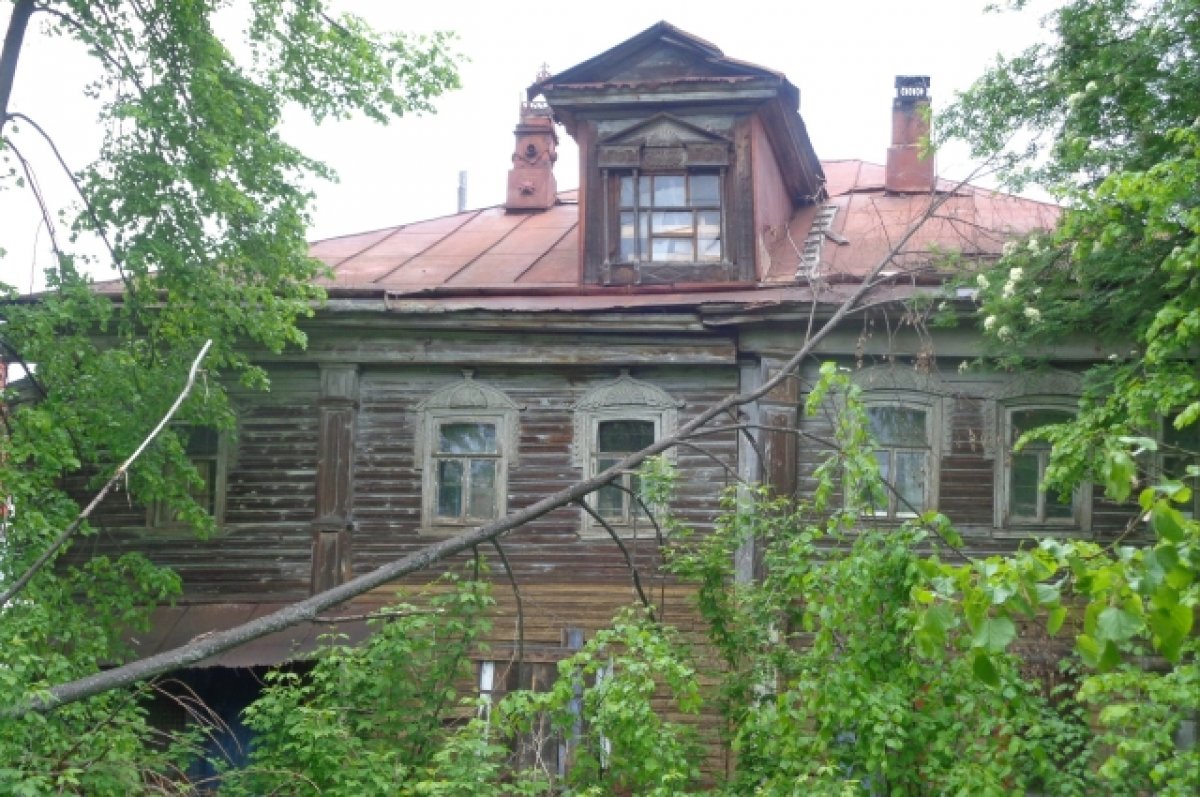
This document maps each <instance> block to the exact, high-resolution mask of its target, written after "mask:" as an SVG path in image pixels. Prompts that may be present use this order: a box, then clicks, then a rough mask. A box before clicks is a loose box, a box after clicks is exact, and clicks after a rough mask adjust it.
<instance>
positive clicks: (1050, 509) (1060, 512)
mask: <svg viewBox="0 0 1200 797" xmlns="http://www.w3.org/2000/svg"><path fill="white" fill-rule="evenodd" d="M1074 514H1075V512H1074V508H1073V507H1072V506H1071V502H1070V499H1069V498H1068V500H1067V503H1065V504H1064V503H1063V502H1062V501H1061V500H1059V497H1058V492H1057V491H1054V490H1051V491H1050V492H1048V493H1046V518H1047V519H1051V518H1056V519H1059V518H1068V519H1069V518H1071V517H1072V516H1073V515H1074Z"/></svg>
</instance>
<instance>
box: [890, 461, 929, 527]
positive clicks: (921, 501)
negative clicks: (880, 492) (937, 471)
mask: <svg viewBox="0 0 1200 797" xmlns="http://www.w3.org/2000/svg"><path fill="white" fill-rule="evenodd" d="M927 459H928V456H927V455H926V454H925V452H923V451H897V452H896V478H895V479H894V481H893V483H892V486H893V487H894V488H895V489H896V493H897V494H898V496H899V497H900V498H903V499H904V500H903V501H901V500H899V498H898V499H897V501H896V514H899V515H907V514H912V512H913V510H914V509H915V510H920V509H924V508H925V462H926V460H927ZM905 501H907V502H908V504H905V503H904V502H905ZM910 505H911V507H912V509H910V508H909V506H910Z"/></svg>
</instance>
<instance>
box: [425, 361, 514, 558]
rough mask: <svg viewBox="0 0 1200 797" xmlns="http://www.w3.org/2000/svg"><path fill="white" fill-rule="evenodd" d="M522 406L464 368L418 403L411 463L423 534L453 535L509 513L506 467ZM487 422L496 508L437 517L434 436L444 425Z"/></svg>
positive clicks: (511, 457)
mask: <svg viewBox="0 0 1200 797" xmlns="http://www.w3.org/2000/svg"><path fill="white" fill-rule="evenodd" d="M521 409H522V407H521V406H520V405H519V404H517V403H516V402H514V401H513V400H512V399H511V398H509V397H508V396H507V395H505V393H504V392H503V391H501V390H499V389H497V388H495V387H493V386H492V385H489V384H487V383H486V382H480V381H478V380H476V379H475V378H474V372H473V371H471V370H469V369H467V370H464V371H463V377H462V379H460V380H458V381H456V382H452V383H450V384H448V385H446V386H444V387H442V388H439V389H438V390H436V391H435V392H434V393H432V394H431V395H430V396H429V398H427V399H425V400H424V401H422V402H421V403H420V404H418V405H417V416H418V417H417V423H416V434H415V439H414V450H413V466H414V468H415V469H416V470H417V471H418V472H419V473H421V531H422V532H423V533H427V534H456V533H458V532H460V531H462V530H463V529H464V528H469V527H472V526H477V525H480V524H481V523H486V522H488V521H490V520H495V519H496V518H499V517H504V515H505V514H507V513H508V472H509V469H510V468H511V467H512V466H513V465H515V464H516V463H517V459H518V453H519V448H520V445H519V440H520V427H519V413H520V411H521ZM453 423H479V424H491V425H493V426H494V427H495V430H496V449H497V450H496V453H495V454H493V455H489V457H488V458H492V459H494V460H495V462H496V476H495V491H496V504H495V513H494V514H493V515H492V516H491V517H471V516H462V517H457V518H445V517H439V516H438V514H437V501H438V493H439V488H440V485H439V483H438V468H437V460H438V459H439V457H438V439H439V432H440V429H441V427H442V425H443V424H453Z"/></svg>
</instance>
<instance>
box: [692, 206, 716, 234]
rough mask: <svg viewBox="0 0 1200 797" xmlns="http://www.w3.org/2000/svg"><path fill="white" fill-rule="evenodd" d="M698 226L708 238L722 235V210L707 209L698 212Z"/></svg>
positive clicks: (701, 232)
mask: <svg viewBox="0 0 1200 797" xmlns="http://www.w3.org/2000/svg"><path fill="white" fill-rule="evenodd" d="M696 226H697V227H698V228H699V232H700V235H702V236H704V237H706V238H720V237H721V211H719V210H705V211H701V212H699V213H697V214H696Z"/></svg>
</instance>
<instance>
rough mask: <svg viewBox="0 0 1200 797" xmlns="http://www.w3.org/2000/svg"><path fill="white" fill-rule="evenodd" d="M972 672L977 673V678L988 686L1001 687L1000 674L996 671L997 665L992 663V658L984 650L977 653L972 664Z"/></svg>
mask: <svg viewBox="0 0 1200 797" xmlns="http://www.w3.org/2000/svg"><path fill="white" fill-rule="evenodd" d="M971 672H973V673H975V677H976V678H978V679H979V680H980V681H983V682H984V683H985V684H987V685H988V686H999V685H1000V673H999V672H998V671H997V670H996V665H995V664H994V663H993V662H992V658H991V656H989V655H988V654H987V653H986V652H984V651H982V650H976V651H975V658H974V660H973V661H972V662H971Z"/></svg>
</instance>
